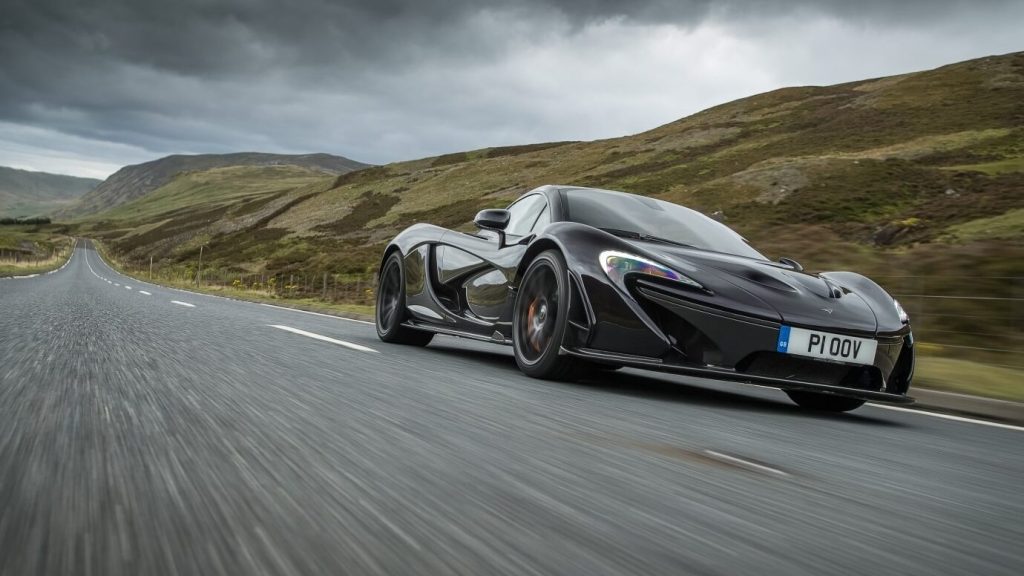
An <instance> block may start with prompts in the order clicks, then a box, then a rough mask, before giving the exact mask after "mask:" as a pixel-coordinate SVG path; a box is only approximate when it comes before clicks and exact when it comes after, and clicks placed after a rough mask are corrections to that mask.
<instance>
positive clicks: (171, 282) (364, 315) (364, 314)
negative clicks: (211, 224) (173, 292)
mask: <svg viewBox="0 0 1024 576" xmlns="http://www.w3.org/2000/svg"><path fill="white" fill-rule="evenodd" d="M94 244H95V245H96V247H97V249H98V250H99V252H100V254H101V255H102V256H103V259H104V260H105V261H106V262H107V264H109V265H110V266H112V267H113V268H114V269H115V270H117V271H118V272H120V273H122V274H125V275H128V276H132V277H134V278H138V279H139V280H143V281H147V282H152V283H153V284H159V285H161V286H168V287H171V288H180V289H182V290H189V291H192V292H199V293H202V294H210V295H212V296H223V297H226V298H235V299H237V300H246V301H248V302H256V303H260V304H273V305H275V306H283V307H285V308H295V309H296V310H306V311H308V312H320V313H323V314H331V315H334V316H340V317H342V318H353V319H356V320H366V321H372V320H373V306H370V305H366V304H357V303H348V302H327V301H323V300H319V299H316V298H285V297H281V296H278V295H276V294H274V293H273V292H270V291H268V290H252V289H247V288H244V287H243V288H235V287H232V286H218V285H199V286H197V285H196V284H195V282H190V281H182V280H179V279H176V278H165V277H159V276H158V277H156V278H149V277H147V275H146V274H145V273H139V272H138V271H132V270H127V269H126V267H125V266H123V265H122V264H121V263H119V262H118V261H117V260H116V259H114V258H111V257H110V255H109V254H108V253H107V251H106V249H105V248H104V246H103V245H102V243H100V242H96V241H94Z"/></svg>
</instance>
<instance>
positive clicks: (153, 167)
mask: <svg viewBox="0 0 1024 576" xmlns="http://www.w3.org/2000/svg"><path fill="white" fill-rule="evenodd" d="M230 166H255V167H263V166H299V167H302V168H307V169H309V170H315V171H318V172H321V173H324V174H335V175H336V174H344V173H346V172H351V171H352V170H359V169H361V168H366V167H367V166H369V165H368V164H363V163H362V162H356V161H355V160H349V159H348V158H345V157H343V156H333V155H331V154H266V153H262V152H237V153H233V154H197V155H184V154H175V155H173V156H165V157H164V158H159V159H157V160H153V161H150V162H144V163H142V164H135V165H132V166H125V167H124V168H121V169H120V170H118V171H117V172H115V173H114V174H112V175H111V176H110V177H109V178H107V179H106V180H104V181H103V183H101V184H100V185H99V186H96V187H95V189H94V190H92V191H91V192H89V193H88V194H85V195H84V196H82V197H81V198H80V199H79V200H78V201H77V202H75V203H73V204H71V205H69V206H67V207H65V208H64V209H63V210H61V211H60V212H59V213H58V214H57V216H58V217H60V218H63V219H68V218H75V217H82V216H88V215H90V214H96V213H98V212H103V211H104V210H110V209H113V208H116V207H118V206H120V205H121V204H124V203H126V202H131V201H132V200H135V199H137V198H141V197H143V196H145V195H147V194H149V193H150V192H152V191H154V190H156V189H157V188H160V187H161V186H163V185H165V184H167V183H169V182H170V181H171V180H173V179H174V178H175V177H177V176H178V175H180V174H184V173H189V172H200V171H203V170H212V169H215V168H225V167H230Z"/></svg>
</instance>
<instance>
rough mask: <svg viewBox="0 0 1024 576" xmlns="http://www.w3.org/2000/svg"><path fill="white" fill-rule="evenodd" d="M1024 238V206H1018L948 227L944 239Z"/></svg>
mask: <svg viewBox="0 0 1024 576" xmlns="http://www.w3.org/2000/svg"><path fill="white" fill-rule="evenodd" d="M1015 238H1024V208H1016V209H1014V210H1010V211H1008V212H1006V213H1004V214H1000V215H999V216H993V217H991V218H979V219H977V220H971V221H970V222H965V223H963V224H957V225H955V226H950V227H949V228H947V229H946V234H944V235H943V239H946V240H948V241H960V242H963V241H970V240H990V239H1015Z"/></svg>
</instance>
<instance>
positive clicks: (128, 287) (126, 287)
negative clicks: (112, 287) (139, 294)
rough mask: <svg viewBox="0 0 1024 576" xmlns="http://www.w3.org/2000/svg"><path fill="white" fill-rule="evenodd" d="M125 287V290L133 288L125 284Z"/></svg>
mask: <svg viewBox="0 0 1024 576" xmlns="http://www.w3.org/2000/svg"><path fill="white" fill-rule="evenodd" d="M124 289H125V290H131V289H132V287H131V286H125V287H124Z"/></svg>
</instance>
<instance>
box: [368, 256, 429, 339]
mask: <svg viewBox="0 0 1024 576" xmlns="http://www.w3.org/2000/svg"><path fill="white" fill-rule="evenodd" d="M375 315H376V320H377V321H376V323H375V324H376V326H377V336H378V337H379V338H380V339H381V340H383V341H385V342H392V343H394V344H410V345H413V346H426V345H427V344H429V343H430V341H431V340H432V339H433V338H434V334H433V332H425V331H423V330H415V329H413V328H409V327H408V326H402V322H404V321H405V316H406V311H405V268H404V267H403V265H402V255H401V254H400V253H399V252H397V251H396V252H393V253H392V254H391V256H388V259H387V260H385V261H384V266H383V267H381V270H380V282H379V284H378V286H377V309H376V313H375Z"/></svg>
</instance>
